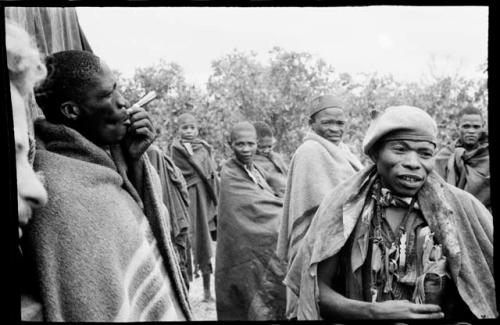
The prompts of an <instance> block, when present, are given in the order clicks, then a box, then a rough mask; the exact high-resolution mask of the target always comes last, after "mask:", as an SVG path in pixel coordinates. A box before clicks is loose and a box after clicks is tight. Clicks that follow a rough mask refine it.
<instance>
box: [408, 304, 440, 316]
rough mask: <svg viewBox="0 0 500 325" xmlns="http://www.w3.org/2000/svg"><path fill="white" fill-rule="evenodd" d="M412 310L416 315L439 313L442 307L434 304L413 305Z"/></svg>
mask: <svg viewBox="0 0 500 325" xmlns="http://www.w3.org/2000/svg"><path fill="white" fill-rule="evenodd" d="M410 310H411V311H412V312H414V313H429V314H430V313H439V312H441V307H439V305H434V304H412V305H411V308H410Z"/></svg>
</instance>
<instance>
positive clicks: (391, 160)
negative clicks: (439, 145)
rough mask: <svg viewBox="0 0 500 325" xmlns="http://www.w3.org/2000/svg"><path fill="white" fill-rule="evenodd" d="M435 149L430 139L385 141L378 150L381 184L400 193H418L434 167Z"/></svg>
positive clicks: (377, 162) (411, 194)
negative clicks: (428, 140)
mask: <svg viewBox="0 0 500 325" xmlns="http://www.w3.org/2000/svg"><path fill="white" fill-rule="evenodd" d="M434 152H435V147H434V145H433V144H432V143H430V142H427V141H409V140H392V141H387V142H384V143H382V144H381V145H380V149H379V150H378V152H377V153H376V154H375V161H376V166H377V171H378V174H379V175H380V179H381V182H382V186H384V187H386V188H388V189H389V190H391V191H392V192H393V193H395V194H396V195H399V196H403V197H408V196H413V195H415V194H416V193H417V192H418V190H419V189H420V188H421V187H422V185H423V184H424V182H425V180H426V179H427V175H428V174H429V173H430V172H431V171H432V169H433V167H434Z"/></svg>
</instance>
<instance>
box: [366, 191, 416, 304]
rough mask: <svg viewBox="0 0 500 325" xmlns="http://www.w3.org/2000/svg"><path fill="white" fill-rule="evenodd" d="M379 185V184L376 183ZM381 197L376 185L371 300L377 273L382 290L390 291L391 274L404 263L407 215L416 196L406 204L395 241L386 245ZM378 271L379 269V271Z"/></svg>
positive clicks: (398, 269) (376, 291) (375, 290)
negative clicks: (383, 282)
mask: <svg viewBox="0 0 500 325" xmlns="http://www.w3.org/2000/svg"><path fill="white" fill-rule="evenodd" d="M377 185H380V184H377ZM380 199H381V188H380V186H377V187H376V199H375V211H374V212H375V215H374V218H373V226H374V227H373V234H372V237H371V239H372V261H371V262H372V263H371V269H372V277H371V279H372V281H371V282H372V283H371V285H370V288H371V289H370V290H371V295H372V297H371V298H372V302H375V301H377V297H378V289H377V286H376V283H375V282H376V280H374V279H376V278H377V275H380V276H381V279H382V280H385V285H384V289H383V292H384V293H389V292H392V289H393V286H392V282H393V274H395V273H397V272H398V271H400V270H403V268H404V267H405V265H406V256H407V233H406V229H405V225H406V222H407V220H408V216H409V215H410V214H411V212H412V211H413V208H414V206H415V202H416V196H414V197H413V198H412V200H411V202H410V204H409V206H408V210H407V211H406V213H405V215H404V217H403V219H402V220H401V223H400V224H399V227H398V230H397V232H396V234H395V239H396V240H395V242H392V243H391V246H390V247H388V245H387V244H388V243H387V242H386V239H385V238H384V236H383V234H382V218H385V216H386V215H385V212H386V207H384V206H382V205H381V204H380ZM392 254H394V258H393V259H390V256H391V255H392ZM379 271H381V272H380V273H379Z"/></svg>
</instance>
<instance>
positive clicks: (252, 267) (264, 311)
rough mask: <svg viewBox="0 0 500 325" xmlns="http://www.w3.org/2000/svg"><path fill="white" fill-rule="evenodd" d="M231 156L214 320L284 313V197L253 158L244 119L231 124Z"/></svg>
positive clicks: (224, 180) (251, 132)
mask: <svg viewBox="0 0 500 325" xmlns="http://www.w3.org/2000/svg"><path fill="white" fill-rule="evenodd" d="M229 145H230V146H231V148H232V150H233V152H234V157H233V158H231V159H229V160H228V161H226V162H225V163H224V165H223V166H222V170H221V192H220V204H219V213H218V216H219V220H218V223H217V250H216V256H215V294H216V299H215V300H216V303H217V319H218V320H280V319H283V318H284V311H285V310H284V309H285V286H284V285H283V283H282V281H283V279H284V276H285V265H284V263H282V262H281V261H280V260H279V259H278V257H277V256H276V240H277V237H278V223H279V218H280V216H281V213H282V207H283V201H282V199H281V198H279V197H278V196H277V195H276V193H275V192H274V191H273V189H272V188H271V187H270V185H269V184H268V183H267V182H266V178H267V175H266V172H265V171H264V170H263V169H261V168H259V167H258V166H257V165H256V164H255V163H254V161H253V159H254V156H255V151H256V149H257V134H256V131H255V128H254V126H253V125H252V124H251V123H249V122H242V123H238V124H236V125H234V126H233V128H232V130H231V135H230V140H229Z"/></svg>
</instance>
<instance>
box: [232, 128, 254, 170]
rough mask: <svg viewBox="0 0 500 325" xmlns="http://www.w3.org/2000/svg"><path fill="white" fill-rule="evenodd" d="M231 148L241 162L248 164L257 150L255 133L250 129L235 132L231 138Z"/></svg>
mask: <svg viewBox="0 0 500 325" xmlns="http://www.w3.org/2000/svg"><path fill="white" fill-rule="evenodd" d="M231 148H232V149H233V152H234V155H235V156H236V159H238V160H239V161H240V162H241V163H242V164H245V165H249V164H250V163H251V162H252V161H253V156H254V155H255V152H256V150H257V134H256V133H255V131H254V132H252V131H246V130H245V131H243V130H242V131H238V132H235V133H234V135H233V137H232V139H231Z"/></svg>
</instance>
